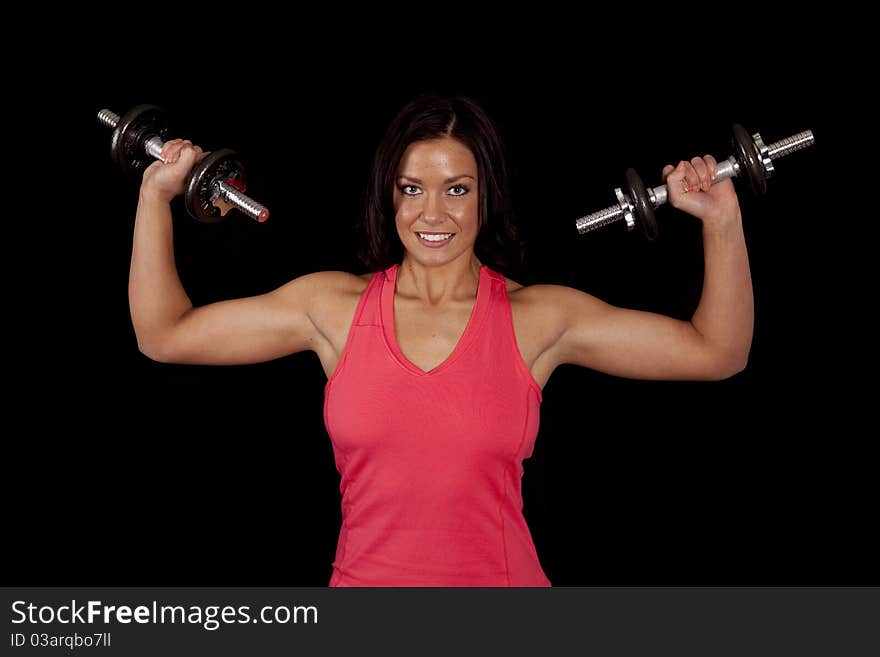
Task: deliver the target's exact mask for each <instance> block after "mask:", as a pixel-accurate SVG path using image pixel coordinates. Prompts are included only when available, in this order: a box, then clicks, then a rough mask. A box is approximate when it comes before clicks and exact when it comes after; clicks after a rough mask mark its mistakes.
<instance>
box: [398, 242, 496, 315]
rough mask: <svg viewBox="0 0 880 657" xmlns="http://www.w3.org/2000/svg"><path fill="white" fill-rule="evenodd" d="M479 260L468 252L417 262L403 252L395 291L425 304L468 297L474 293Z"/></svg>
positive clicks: (437, 303)
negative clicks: (438, 260)
mask: <svg viewBox="0 0 880 657" xmlns="http://www.w3.org/2000/svg"><path fill="white" fill-rule="evenodd" d="M481 266H482V263H481V262H480V261H479V260H478V259H477V257H476V256H475V255H474V254H473V253H472V252H466V253H463V254H462V255H461V257H459V258H456V259H455V260H452V261H450V262H446V263H443V264H441V265H431V264H425V263H422V262H419V261H418V260H416V259H415V258H412V257H410V256H409V254H408V253H407V254H404V257H403V262H402V263H401V264H400V267H399V269H398V271H397V283H396V289H397V291H398V292H399V293H400V294H402V295H404V296H407V297H411V298H414V299H418V300H420V301H422V302H424V303H425V304H426V305H432V306H433V305H439V304H443V303H446V302H448V301H453V300H456V299H463V298H467V299H472V298H474V297H475V296H476V294H477V286H478V284H479V281H480V267H481Z"/></svg>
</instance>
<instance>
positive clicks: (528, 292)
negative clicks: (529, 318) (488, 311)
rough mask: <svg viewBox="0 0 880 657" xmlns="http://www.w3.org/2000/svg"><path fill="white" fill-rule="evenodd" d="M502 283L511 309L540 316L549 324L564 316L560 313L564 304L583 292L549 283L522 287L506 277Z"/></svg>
mask: <svg viewBox="0 0 880 657" xmlns="http://www.w3.org/2000/svg"><path fill="white" fill-rule="evenodd" d="M504 283H505V286H506V288H507V296H508V298H509V299H510V304H511V307H513V306H514V305H516V306H517V307H518V308H520V309H522V311H523V312H525V313H528V314H537V315H540V316H541V317H543V318H544V319H545V320H549V321H550V322H552V321H554V320H556V319H558V318H560V317H562V316H563V315H564V313H563V312H561V311H562V310H563V308H564V306H565V304H566V303H569V302H571V301H572V300H573V298H574V296H575V295H578V294H583V292H580V291H579V290H576V289H574V288H572V287H567V286H565V285H554V284H550V283H541V284H537V285H522V284H520V283H518V282H517V281H514V280H512V279H510V278H507V277H506V276H505V277H504Z"/></svg>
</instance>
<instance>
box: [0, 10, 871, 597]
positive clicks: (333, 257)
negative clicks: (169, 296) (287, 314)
mask: <svg viewBox="0 0 880 657" xmlns="http://www.w3.org/2000/svg"><path fill="white" fill-rule="evenodd" d="M303 30H305V28H304V27H302V26H301V28H300V29H299V30H298V31H297V36H302V34H303ZM121 36H122V35H118V34H117V35H115V37H116V38H117V39H118V38H121ZM545 36H546V35H545ZM808 37H809V35H805V34H801V35H799V36H798V38H797V40H796V41H794V40H793V41H792V43H788V44H785V46H787V47H782V46H781V44H777V53H776V54H774V55H772V56H769V57H766V58H763V60H762V61H759V60H761V59H762V58H760V57H758V56H757V54H756V53H755V52H754V51H752V54H753V55H754V57H748V58H747V57H745V56H744V55H742V52H741V51H740V52H739V54H738V57H739V59H737V60H736V61H726V58H725V57H724V56H723V55H722V54H721V53H720V50H719V48H715V47H713V48H708V47H706V48H702V47H698V46H697V45H695V44H693V43H691V44H690V45H687V46H681V45H678V42H673V41H670V42H668V43H667V42H664V41H663V40H662V39H659V40H658V42H656V43H653V44H652V45H651V47H647V46H646V47H645V48H644V49H642V50H640V51H637V52H636V51H631V52H629V53H623V52H621V51H620V50H617V51H616V52H613V51H612V53H609V51H608V50H606V49H603V48H600V47H598V46H596V47H594V48H587V49H585V50H583V51H581V52H577V51H573V52H559V53H555V52H551V51H548V50H540V53H539V52H538V49H535V50H534V51H533V50H531V48H532V47H533V45H532V44H530V43H529V42H527V41H523V40H516V39H511V42H510V43H509V44H508V47H507V48H506V49H505V50H503V51H501V50H496V51H491V50H490V51H489V52H486V53H482V52H480V53H477V52H473V51H469V50H467V49H466V48H463V47H462V48H460V53H464V54H460V55H458V56H450V57H449V58H448V59H447V60H444V61H442V62H440V63H436V64H435V63H432V65H431V66H430V67H428V66H427V65H426V64H424V63H423V61H422V60H421V59H419V58H418V57H413V56H411V55H406V56H398V57H392V56H389V55H387V54H385V53H384V52H383V53H379V52H378V51H374V50H372V49H371V48H367V47H364V48H362V49H360V50H358V49H353V50H349V51H347V52H345V53H344V54H343V56H342V58H341V59H340V58H339V57H338V55H339V53H334V52H333V51H334V47H333V46H332V45H330V44H324V45H323V46H322V47H320V48H316V49H314V50H310V49H307V48H304V47H295V46H294V44H293V43H291V44H290V46H291V47H290V50H288V51H284V50H283V49H282V48H280V47H278V48H276V49H274V50H273V51H272V52H267V51H262V50H258V49H256V48H250V47H246V46H245V45H242V44H241V43H239V44H237V46H236V48H232V47H231V46H228V47H227V49H225V50H224V48H223V47H222V45H221V44H214V45H212V46H205V45H204V42H195V41H194V40H193V42H192V43H190V41H182V40H175V37H174V35H171V36H168V37H167V39H165V40H162V39H154V52H153V53H146V54H150V55H151V56H140V57H137V58H136V59H135V58H132V59H130V60H126V61H118V60H117V61H115V62H112V63H108V62H103V63H100V62H99V61H97V60H96V59H94V58H90V57H86V56H84V55H83V53H77V52H75V49H73V50H68V51H66V52H62V53H61V54H59V55H58V56H57V57H56V58H55V60H54V61H53V64H52V67H51V69H47V70H45V71H34V72H33V73H31V74H30V75H25V76H23V77H24V80H25V82H26V83H27V88H28V94H29V100H30V101H31V103H32V106H33V108H34V109H33V112H34V114H33V117H32V123H33V124H36V125H38V126H39V129H38V130H36V131H34V132H33V133H31V134H36V136H37V139H36V140H34V141H30V142H29V145H28V147H27V148H26V149H24V150H19V151H17V152H18V153H19V154H20V155H19V159H20V160H21V161H27V162H28V163H29V164H28V166H29V167H30V168H29V169H28V171H29V174H28V175H26V176H25V177H26V178H27V180H22V181H20V182H21V185H22V187H23V188H26V189H27V190H28V192H27V194H28V198H30V199H31V202H30V203H29V208H28V209H27V210H26V211H24V212H23V211H22V209H21V208H20V207H15V206H14V205H13V204H11V203H9V204H7V209H10V208H13V207H14V208H15V216H21V215H25V216H26V217H28V218H29V219H30V220H23V221H18V222H15V223H14V224H13V225H12V226H9V227H8V229H7V230H8V232H7V234H8V235H9V238H10V239H9V241H8V242H7V249H9V250H10V251H11V252H12V253H11V254H10V255H11V256H12V257H13V258H14V257H15V256H20V257H21V260H20V261H19V260H16V262H20V263H21V264H20V265H17V266H16V271H15V278H14V279H11V280H12V281H15V282H13V284H12V285H11V286H10V288H11V293H10V296H9V304H10V306H9V310H10V312H11V315H10V316H11V317H14V318H16V319H17V320H18V321H13V322H12V328H13V330H14V331H15V333H16V339H15V341H13V343H12V344H13V347H12V353H11V354H10V356H11V358H10V360H11V361H12V362H14V364H15V365H16V366H18V367H17V369H16V372H15V373H14V377H15V378H14V381H15V386H14V388H15V392H14V393H13V394H12V395H10V397H9V399H10V401H11V402H12V407H11V409H10V410H11V413H12V414H13V415H15V416H19V415H20V416H22V417H23V420H24V421H23V422H21V423H11V424H10V431H9V433H8V434H7V443H8V445H9V446H10V447H12V448H13V450H12V451H11V452H10V458H9V459H8V461H7V463H6V464H5V470H6V472H7V474H8V475H9V476H8V478H7V480H6V481H7V485H8V492H9V494H8V495H7V502H6V505H7V507H8V510H9V516H8V526H9V527H10V528H13V529H12V531H10V532H9V533H7V537H8V540H7V542H8V544H9V546H8V547H9V548H10V552H9V555H10V556H9V557H8V559H9V561H8V563H9V565H11V566H12V568H11V569H9V570H7V573H11V575H10V578H11V579H12V580H13V582H14V583H15V584H18V585H35V584H50V583H51V584H55V585H67V584H70V585H286V586H324V585H326V583H327V581H328V580H329V577H330V572H331V570H330V563H331V561H332V559H333V553H334V550H335V546H336V539H337V536H338V531H339V523H340V514H339V491H338V484H339V478H338V474H337V473H336V471H335V468H334V465H333V458H332V450H331V445H330V441H329V438H328V436H327V434H326V431H325V428H324V425H323V417H322V404H323V387H324V383H325V381H326V377H325V375H324V372H323V370H322V368H321V366H320V363H319V361H318V359H317V356H316V355H315V354H313V353H311V352H306V353H301V354H295V355H293V356H290V357H288V358H283V359H280V360H277V361H273V362H270V363H264V364H257V365H251V366H242V367H196V366H180V365H165V364H159V363H155V362H152V361H150V360H149V359H147V358H146V357H145V356H143V355H142V354H140V353H139V351H138V349H137V344H136V340H135V337H134V333H133V331H132V327H131V323H130V317H129V314H128V301H127V276H128V264H129V258H130V254H131V236H132V227H133V223H134V212H135V207H136V202H137V189H138V184H137V181H135V180H132V179H127V178H125V177H124V176H123V175H122V174H121V173H120V172H119V171H118V170H116V169H115V168H114V166H113V164H112V162H111V159H110V151H109V144H110V131H109V130H107V129H106V128H104V127H103V126H101V125H100V124H99V123H98V121H97V120H96V118H95V117H96V114H97V112H98V110H99V109H102V108H105V107H106V108H110V109H112V110H114V111H116V112H117V113H122V112H124V111H125V110H126V109H128V108H129V107H131V106H133V105H135V104H137V103H144V102H146V103H155V104H158V105H161V106H162V107H164V108H165V109H166V110H167V111H168V112H169V114H170V116H171V119H172V125H173V132H174V134H175V135H180V136H186V137H187V138H191V139H192V140H193V141H195V142H196V143H198V144H200V145H202V146H203V147H204V148H206V149H216V148H219V147H230V148H233V149H235V150H237V151H238V152H239V153H240V154H241V156H242V158H243V159H244V161H245V162H246V163H247V165H248V173H249V177H250V188H249V193H251V194H252V195H253V196H254V197H255V198H257V199H259V200H261V201H263V202H264V203H265V205H267V206H268V207H269V208H270V209H271V211H272V216H271V218H270V220H269V221H268V222H267V223H265V224H262V225H260V224H257V223H255V222H253V221H250V220H247V219H245V218H243V217H240V216H237V217H235V218H231V219H230V220H228V221H226V222H224V223H221V224H216V225H204V224H199V223H196V222H194V221H193V220H191V219H190V218H189V217H188V216H187V215H186V213H185V211H184V210H183V207H182V205H180V204H178V205H176V207H175V253H176V256H177V261H178V268H179V273H180V275H181V279H182V281H183V283H184V286H185V288H186V290H187V292H188V293H189V295H190V297H191V299H192V300H193V302H194V303H195V304H196V305H201V304H204V303H210V302H212V301H216V300H220V299H226V298H234V297H239V296H244V295H250V294H259V293H262V292H266V291H269V290H271V289H274V288H275V287H277V286H278V285H281V284H283V283H284V282H287V281H288V280H290V279H291V278H294V277H296V276H301V275H303V274H306V273H309V272H313V271H318V270H327V269H340V270H346V271H352V272H355V273H363V272H364V271H365V269H364V268H363V267H362V265H360V264H359V263H358V262H357V261H356V259H355V255H354V253H355V250H354V248H355V245H354V241H353V237H352V232H351V227H352V225H353V223H354V222H355V221H357V220H358V218H359V216H360V214H359V213H360V203H361V194H362V192H363V188H364V186H365V184H366V183H367V179H368V174H369V162H370V159H371V157H372V154H373V150H374V149H375V147H376V146H377V144H378V142H379V139H380V138H381V135H382V132H383V130H384V128H385V126H386V125H387V123H388V122H389V121H390V120H391V118H392V117H393V116H394V114H395V113H396V112H397V111H398V110H399V109H400V107H401V106H402V105H403V104H404V103H405V102H406V101H407V100H409V99H410V98H411V97H412V96H413V95H415V94H417V93H420V92H423V91H428V90H438V91H446V92H454V93H461V94H465V95H470V96H471V97H473V98H475V99H476V100H478V101H479V102H481V103H482V104H483V106H484V107H485V108H486V110H487V111H488V112H489V114H490V116H492V118H493V119H494V120H495V121H496V123H497V124H498V126H499V128H500V130H501V133H502V138H503V140H504V143H505V145H506V148H507V151H508V161H509V163H510V164H511V168H512V171H513V199H514V205H515V209H516V211H517V217H518V219H519V223H520V225H521V226H522V228H523V230H524V232H525V235H526V237H527V238H528V240H529V256H528V262H527V265H526V266H525V267H524V268H522V269H521V270H518V271H504V270H502V271H503V273H505V274H506V275H507V276H509V277H511V278H513V279H514V280H517V281H518V282H520V283H522V284H524V285H528V284H535V283H556V284H562V285H569V286H572V287H576V288H578V289H581V290H584V291H586V292H589V293H591V294H595V295H596V296H598V297H600V298H602V299H604V300H606V301H609V302H611V303H614V304H617V305H621V306H627V307H633V308H641V309H646V310H652V311H655V312H661V313H665V314H669V315H672V316H675V317H679V318H689V317H690V315H691V314H692V312H693V310H694V309H695V308H696V304H697V303H698V301H699V295H700V289H701V283H702V279H701V276H702V245H701V235H700V225H699V221H698V220H696V219H695V218H693V217H690V216H688V215H684V214H682V213H679V212H678V211H676V210H674V209H672V208H669V207H666V208H664V209H662V210H661V211H660V212H659V221H660V223H661V236H660V239H659V241H657V242H655V243H647V242H645V241H643V240H642V239H641V238H640V237H639V236H638V235H637V234H635V233H633V234H627V233H626V231H625V230H623V229H622V228H621V227H620V226H613V227H608V228H606V229H603V230H602V231H598V232H595V233H592V234H590V235H588V236H579V235H577V233H576V231H575V229H574V223H573V222H574V220H575V219H576V218H578V217H580V216H582V215H584V214H587V213H589V212H592V211H594V210H596V209H599V208H602V207H605V206H607V205H610V204H611V203H612V201H613V199H614V195H613V188H614V187H615V186H619V185H622V184H623V173H624V170H625V169H626V168H627V167H629V166H634V167H636V168H637V169H638V170H639V171H640V172H641V174H642V176H643V178H645V181H646V183H648V184H650V185H657V184H659V182H660V172H661V169H662V167H663V166H664V165H665V164H667V163H671V164H676V163H677V162H678V160H679V159H689V158H690V157H692V156H694V155H703V154H705V153H712V154H714V155H716V156H717V157H718V158H719V159H720V158H721V157H726V156H728V155H729V154H730V146H729V138H730V126H731V124H732V123H734V122H739V123H742V124H743V125H745V127H746V128H747V129H749V130H750V131H751V132H755V131H760V132H761V134H762V136H763V137H764V140H765V142H767V143H769V142H771V141H775V140H777V139H780V138H783V137H786V136H788V135H790V134H792V133H795V132H798V131H800V130H804V129H812V130H813V131H814V134H815V138H816V146H815V148H813V149H811V150H809V151H806V152H802V153H798V154H796V155H793V156H792V157H791V158H789V159H786V160H784V161H782V162H780V163H779V165H778V170H777V175H776V177H774V178H773V179H771V180H770V182H769V193H768V194H767V195H766V196H765V197H763V198H761V199H754V198H752V197H751V196H750V195H749V193H748V192H747V191H745V187H744V186H742V185H739V186H738V187H737V189H738V192H739V197H740V204H741V207H742V211H743V217H744V227H745V232H746V238H747V242H748V249H749V254H750V262H751V268H752V277H753V284H754V290H755V305H756V328H755V336H754V342H753V348H752V352H751V358H750V361H749V365H748V368H747V369H746V370H745V371H744V372H742V373H741V374H739V375H737V376H736V377H733V378H731V379H728V380H725V381H721V382H714V383H698V382H649V381H632V380H622V379H617V378H613V377H609V376H606V375H603V374H599V373H596V372H593V371H589V370H586V369H583V368H578V367H575V366H561V367H559V368H558V369H557V370H556V371H555V373H554V374H553V375H552V377H551V378H550V380H549V382H548V383H547V385H546V386H545V388H544V402H543V405H542V409H541V426H540V433H539V435H538V439H537V444H536V448H535V453H534V456H533V457H532V458H531V459H530V460H528V461H526V462H525V476H524V479H523V489H524V496H525V515H526V518H527V520H528V523H529V526H530V528H531V530H532V533H533V537H534V540H535V544H536V546H537V550H538V554H539V557H540V560H541V563H542V565H543V567H544V570H545V572H546V573H547V575H548V577H549V578H550V580H551V581H552V582H553V584H554V585H555V586H573V585H585V586H591V585H612V586H617V585H660V584H663V585H782V584H786V585H832V584H833V585H845V584H867V583H875V584H876V583H877V577H876V574H875V573H874V572H873V569H872V568H871V563H872V561H873V556H874V554H873V551H872V550H871V549H870V546H869V543H868V538H867V537H868V535H869V532H868V529H869V526H870V524H871V522H872V519H873V518H872V517H873V516H875V513H874V510H875V508H876V506H875V504H874V501H873V499H872V497H871V495H872V489H871V488H870V486H869V481H870V480H869V477H870V476H872V472H873V470H874V468H873V467H871V466H870V462H869V460H868V457H867V447H868V445H869V442H868V438H867V435H866V434H868V433H870V432H869V430H868V429H866V428H862V426H861V425H860V424H859V421H858V420H857V419H856V417H855V414H854V410H858V408H859V407H860V404H861V402H860V399H861V396H860V394H859V392H858V391H859V390H860V389H862V388H861V387H860V386H859V385H857V384H856V383H855V380H854V377H855V376H857V374H858V370H859V369H860V368H861V366H862V361H861V359H862V358H864V357H865V356H863V355H860V352H859V351H858V349H857V348H858V347H859V344H860V339H861V338H859V337H857V336H858V335H859V334H858V333H857V332H851V330H850V328H849V326H850V325H851V323H852V319H853V314H854V310H853V308H854V306H853V305H852V304H853V301H852V300H853V298H854V297H857V296H858V294H859V293H857V292H856V291H855V290H856V286H858V285H859V284H860V281H859V279H858V277H857V276H856V275H855V274H854V273H851V271H850V267H851V265H853V264H854V262H853V261H854V260H855V259H856V257H855V247H854V244H853V243H854V242H857V241H858V237H857V236H856V237H854V236H853V234H852V233H851V232H849V231H846V230H842V229H840V228H837V229H829V228H827V224H828V222H829V221H831V220H837V221H843V220H844V218H843V217H841V216H840V215H841V214H842V211H841V207H840V203H839V199H838V198H837V197H835V196H833V195H834V194H835V186H834V184H831V183H833V181H834V180H840V176H841V174H840V172H839V170H838V169H837V167H836V165H837V163H838V159H837V157H838V156H837V155H836V151H837V150H838V149H839V148H840V146H841V141H842V137H841V132H842V129H846V128H851V127H852V126H851V125H850V124H849V123H848V121H847V118H848V113H847V111H846V107H845V104H841V103H840V102H835V101H834V100H832V101H831V102H829V99H834V98H835V97H837V98H839V97H840V96H839V94H841V93H842V87H841V85H840V82H839V81H838V78H837V77H836V75H835V74H834V71H835V69H834V67H833V66H832V67H830V68H829V66H828V65H827V64H828V62H827V60H826V57H825V54H824V53H823V52H822V50H821V49H819V48H816V47H815V44H816V43H817V41H816V40H815V39H812V40H811V39H810V38H808ZM131 38H135V37H134V36H132V37H131ZM713 40H714V41H716V42H718V41H719V40H722V38H721V36H720V35H717V38H716V39H713ZM406 43H407V42H406V41H404V43H402V44H398V45H405V44H406ZM68 45H70V44H68ZM82 45H83V47H87V46H88V45H89V44H87V43H84V44H82ZM458 45H459V46H462V44H458ZM208 47H210V48H211V49H210V50H208V52H204V49H205V48H208ZM115 48H116V50H114V52H118V51H119V49H120V48H121V46H119V44H117V45H116V46H115ZM403 50H406V49H405V48H404V49H403ZM163 51H167V52H165V53H164V54H165V55H166V56H165V57H162V56H161V55H162V53H163ZM733 51H736V49H733ZM242 53H246V54H247V57H244V56H242ZM399 54H400V53H398V55H399ZM80 55H82V56H80ZM142 55H145V53H142ZM152 55H156V56H155V58H154V57H153V56H152ZM842 105H843V106H842ZM12 136H13V138H14V137H15V136H16V135H12ZM18 136H20V135H18ZM19 168H20V169H22V168H24V167H19ZM34 217H38V218H39V221H34V220H33V218H34ZM838 225H839V224H838ZM18 231H20V232H21V235H19V233H18ZM10 261H11V260H10ZM22 281H23V284H21V282H22ZM18 295H22V296H21V298H19V296H18ZM16 427H17V428H16Z"/></svg>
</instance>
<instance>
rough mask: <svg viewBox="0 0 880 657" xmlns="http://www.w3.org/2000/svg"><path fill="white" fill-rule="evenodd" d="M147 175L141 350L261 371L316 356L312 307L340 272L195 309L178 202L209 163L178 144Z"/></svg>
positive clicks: (136, 314)
mask: <svg viewBox="0 0 880 657" xmlns="http://www.w3.org/2000/svg"><path fill="white" fill-rule="evenodd" d="M162 154H163V157H165V159H166V162H165V163H163V162H161V161H157V162H155V163H153V164H152V165H150V166H149V167H148V168H147V170H146V171H145V172H144V180H143V183H142V184H141V191H140V198H139V200H138V207H137V215H136V218H135V227H134V243H133V246H132V255H131V269H130V272H129V283H128V296H129V306H130V309H131V318H132V323H133V325H134V330H135V335H136V336H137V341H138V346H139V348H140V350H141V351H142V352H143V353H144V354H145V355H147V356H149V357H150V358H152V359H154V360H158V361H162V362H174V363H193V364H214V365H221V364H241V363H253V362H260V361H265V360H270V359H273V358H278V357H281V356H284V355H287V354H291V353H295V352H298V351H303V350H306V349H311V348H314V346H315V340H316V338H317V334H318V331H317V328H316V327H315V325H314V324H313V322H312V320H311V316H310V312H309V311H310V308H311V303H312V299H314V298H316V295H319V294H321V293H322V289H323V288H322V286H325V285H326V284H327V283H328V281H329V276H328V275H329V274H331V273H332V272H316V273H313V274H308V275H305V276H301V277H299V278H297V279H294V280H293V281H290V282H289V283H287V284H286V285H284V286H282V287H280V288H278V289H277V290H275V291H273V292H270V293H268V294H262V295H258V296H254V297H248V298H244V299H232V300H228V301H220V302H217V303H212V304H208V305H205V306H201V307H198V308H194V307H193V305H192V302H191V301H190V299H189V297H188V296H187V294H186V291H185V290H184V289H183V285H182V284H181V282H180V278H179V277H178V274H177V268H176V266H175V264H174V247H173V240H172V223H171V206H170V202H171V199H172V198H174V197H175V196H177V195H178V194H181V193H183V182H184V180H185V178H186V176H187V174H188V173H189V171H190V170H191V169H192V167H193V165H194V164H195V163H196V162H197V161H199V160H200V159H201V158H202V157H204V155H205V154H204V153H203V152H202V150H201V149H200V148H199V147H198V146H193V145H192V144H191V143H190V142H188V141H183V140H179V139H177V140H172V141H169V142H166V143H165V146H164V147H163V150H162Z"/></svg>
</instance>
